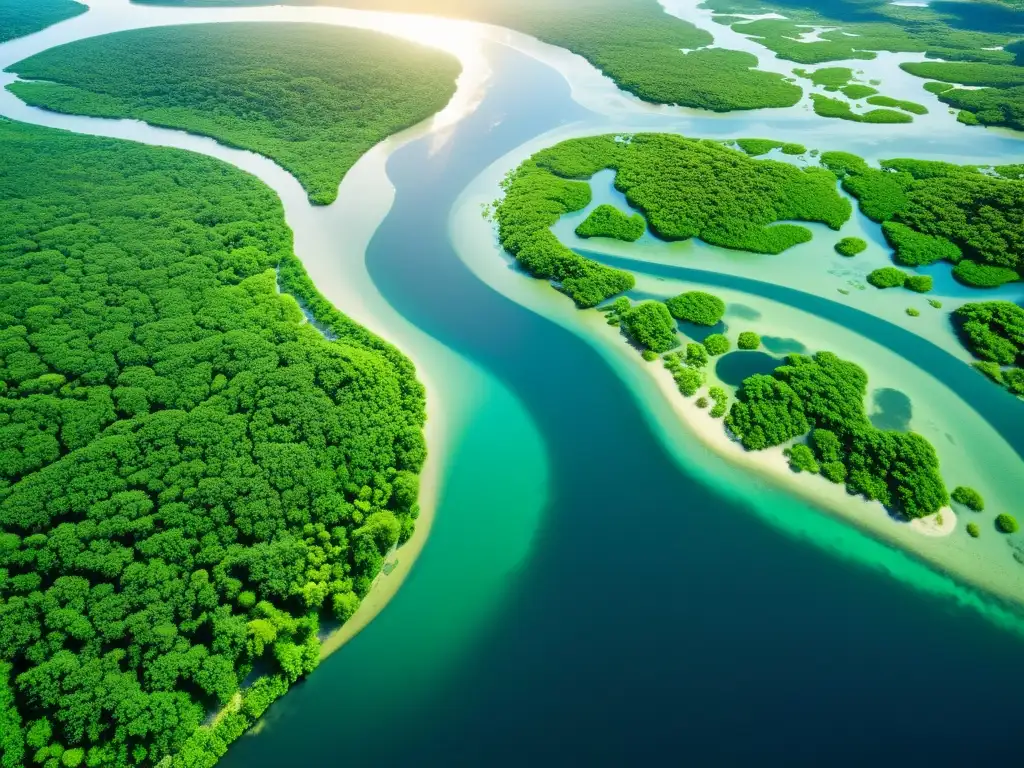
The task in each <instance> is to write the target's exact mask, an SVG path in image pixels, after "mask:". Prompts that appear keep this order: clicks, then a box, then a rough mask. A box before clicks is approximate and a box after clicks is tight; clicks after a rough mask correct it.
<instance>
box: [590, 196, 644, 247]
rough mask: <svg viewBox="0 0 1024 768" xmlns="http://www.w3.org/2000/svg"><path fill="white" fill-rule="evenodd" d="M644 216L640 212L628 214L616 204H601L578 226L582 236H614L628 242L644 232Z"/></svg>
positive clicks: (633, 240)
mask: <svg viewBox="0 0 1024 768" xmlns="http://www.w3.org/2000/svg"><path fill="white" fill-rule="evenodd" d="M645 228H646V225H645V224H644V217H643V216H641V215H640V214H639V213H634V214H633V215H632V216H627V215H626V214H624V213H623V212H622V211H620V210H619V209H618V208H616V207H615V206H614V205H599V206H597V208H595V209H594V210H593V211H591V212H590V215H589V216H587V218H586V221H584V222H582V223H581V224H580V225H579V226H578V227H576V234H577V235H579V236H580V237H612V238H615V239H616V240H624V241H626V242H627V243H632V242H635V241H636V240H639V239H640V236H641V235H642V234H643V233H644V229H645Z"/></svg>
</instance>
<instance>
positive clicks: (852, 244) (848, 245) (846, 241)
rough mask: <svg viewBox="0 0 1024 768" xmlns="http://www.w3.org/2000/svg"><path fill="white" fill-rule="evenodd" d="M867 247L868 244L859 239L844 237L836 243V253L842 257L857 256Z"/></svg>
mask: <svg viewBox="0 0 1024 768" xmlns="http://www.w3.org/2000/svg"><path fill="white" fill-rule="evenodd" d="M867 247H868V244H867V243H866V242H865V241H864V240H862V239H861V238H859V237H844V238H843V239H842V240H840V241H839V242H838V243H836V253H838V254H839V255H841V256H856V255H857V254H858V253H861V252H863V251H864V250H865V249H866V248H867Z"/></svg>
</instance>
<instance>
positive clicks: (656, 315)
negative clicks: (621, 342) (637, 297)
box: [622, 301, 679, 353]
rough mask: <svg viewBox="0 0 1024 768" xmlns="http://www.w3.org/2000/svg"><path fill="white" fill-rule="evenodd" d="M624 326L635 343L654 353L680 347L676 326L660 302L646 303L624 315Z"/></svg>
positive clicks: (631, 308) (634, 307) (632, 308)
mask: <svg viewBox="0 0 1024 768" xmlns="http://www.w3.org/2000/svg"><path fill="white" fill-rule="evenodd" d="M622 324H623V326H624V327H625V329H626V332H627V333H629V335H630V336H631V337H632V339H633V341H635V342H636V343H637V344H639V345H640V346H642V347H645V348H647V349H649V350H651V351H652V352H659V353H660V352H668V350H670V349H672V348H673V347H677V346H679V338H678V337H677V336H676V324H675V322H674V321H673V320H672V315H670V314H669V312H668V308H667V307H666V306H665V305H664V304H662V303H661V302H660V301H644V302H641V303H640V304H637V305H636V306H633V307H630V308H629V309H628V310H627V311H625V312H623V313H622Z"/></svg>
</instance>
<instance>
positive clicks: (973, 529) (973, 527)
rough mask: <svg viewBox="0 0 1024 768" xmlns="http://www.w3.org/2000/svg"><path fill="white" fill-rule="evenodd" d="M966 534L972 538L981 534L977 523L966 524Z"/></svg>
mask: <svg viewBox="0 0 1024 768" xmlns="http://www.w3.org/2000/svg"><path fill="white" fill-rule="evenodd" d="M967 535H968V536H970V537H971V538H972V539H976V538H978V537H979V536H981V529H980V528H979V527H978V524H977V523H968V524H967Z"/></svg>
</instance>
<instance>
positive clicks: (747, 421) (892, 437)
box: [727, 352, 949, 518]
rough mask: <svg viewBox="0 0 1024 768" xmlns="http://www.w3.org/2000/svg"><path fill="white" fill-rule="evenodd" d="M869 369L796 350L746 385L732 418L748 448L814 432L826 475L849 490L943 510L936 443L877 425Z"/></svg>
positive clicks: (919, 510)
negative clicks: (870, 413) (868, 408)
mask: <svg viewBox="0 0 1024 768" xmlns="http://www.w3.org/2000/svg"><path fill="white" fill-rule="evenodd" d="M866 395H867V375H866V374H865V373H864V371H863V370H862V369H861V368H859V367H858V366H856V365H854V364H853V363H850V362H847V361H845V360H841V359H840V358H838V357H837V356H836V355H834V354H832V353H831V352H819V353H818V354H816V355H814V356H813V357H809V356H806V355H791V356H790V357H789V358H788V359H787V362H786V364H785V365H782V366H779V367H778V368H776V369H775V371H774V372H773V373H772V374H771V375H764V374H755V375H753V376H751V377H749V378H747V379H746V380H744V382H743V384H742V385H741V386H740V389H739V392H738V393H737V401H736V402H735V403H734V404H733V406H732V408H731V410H730V412H729V417H728V420H727V423H728V425H729V428H730V429H731V430H732V431H733V433H734V434H735V435H736V436H737V437H738V438H739V439H740V441H741V442H742V444H743V447H744V448H746V449H747V450H752V451H758V450H763V449H765V448H769V447H771V446H776V445H784V444H786V443H788V442H790V441H791V440H793V439H795V438H798V437H801V436H803V435H806V434H808V433H810V436H811V439H810V446H811V449H812V450H813V455H814V459H815V460H816V461H817V462H818V464H819V465H820V471H821V473H822V474H824V475H826V477H829V479H831V480H833V482H843V481H845V483H846V486H847V488H848V489H849V491H850V492H851V493H855V494H860V495H862V496H865V497H866V498H868V499H873V500H878V501H880V502H881V503H882V504H884V505H885V506H887V507H889V508H891V509H894V510H896V511H898V512H899V513H901V514H903V515H904V516H906V517H908V518H915V517H924V516H926V515H930V514H932V513H934V512H937V511H939V509H941V508H942V507H943V506H945V505H946V504H947V503H948V501H949V497H948V495H947V493H946V489H945V486H944V485H943V482H942V478H941V476H940V475H939V461H938V457H937V456H936V454H935V449H934V448H933V447H932V446H931V444H930V443H929V442H928V441H927V440H925V439H924V438H923V437H921V436H920V435H917V434H915V433H912V432H910V433H907V432H889V431H883V430H880V429H877V428H876V427H874V426H873V425H872V424H871V421H870V420H869V419H868V417H867V414H866V412H865V409H864V398H865V396H866Z"/></svg>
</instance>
